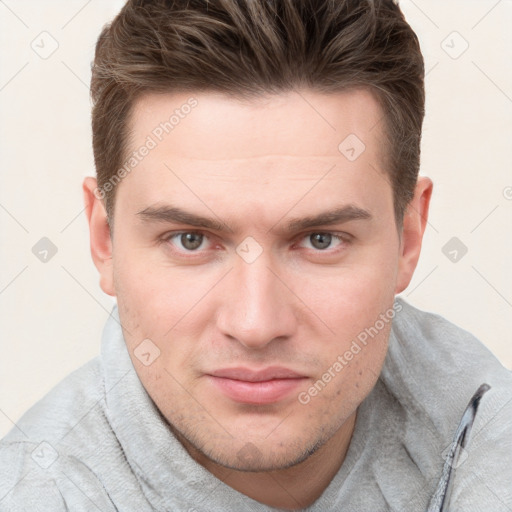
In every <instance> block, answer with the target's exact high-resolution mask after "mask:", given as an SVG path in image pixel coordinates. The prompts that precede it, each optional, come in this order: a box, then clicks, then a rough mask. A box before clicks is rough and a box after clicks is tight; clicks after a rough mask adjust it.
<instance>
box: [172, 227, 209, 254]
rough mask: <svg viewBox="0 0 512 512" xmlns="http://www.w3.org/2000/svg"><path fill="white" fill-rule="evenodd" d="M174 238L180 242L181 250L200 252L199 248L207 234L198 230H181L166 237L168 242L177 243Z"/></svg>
mask: <svg viewBox="0 0 512 512" xmlns="http://www.w3.org/2000/svg"><path fill="white" fill-rule="evenodd" d="M173 239H177V240H178V242H179V244H181V247H178V249H179V250H182V251H184V252H198V251H197V249H199V248H200V247H201V245H202V244H203V242H204V241H205V235H204V234H203V233H199V232H197V231H181V232H179V233H172V234H170V235H168V236H166V237H165V241H166V242H169V243H171V244H172V245H177V244H175V243H174V242H173Z"/></svg>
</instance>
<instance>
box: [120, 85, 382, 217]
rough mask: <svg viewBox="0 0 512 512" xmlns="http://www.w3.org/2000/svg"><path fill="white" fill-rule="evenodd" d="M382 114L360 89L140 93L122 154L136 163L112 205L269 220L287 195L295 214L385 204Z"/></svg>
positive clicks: (280, 211) (286, 204)
mask: <svg viewBox="0 0 512 512" xmlns="http://www.w3.org/2000/svg"><path fill="white" fill-rule="evenodd" d="M381 120H382V111H381V109H380V106H379V104H378V102H377V101H376V99H375V98H374V97H373V95H372V94H371V93H369V92H368V91H366V90H357V91H350V92H343V93H336V94H329V95H326V94H320V93H314V92H311V91H296V92H289V93H283V94H279V95H270V96H266V97H261V98H257V99H254V100H250V101H248V100H246V101H241V100H239V99H235V98H231V97H227V96H225V95H221V94H216V93H198V94H192V93H180V94H148V95H145V96H142V97H141V98H139V99H138V100H137V102H136V103H135V105H134V108H133V111H132V116H131V119H130V129H131V137H130V141H129V151H128V158H127V161H132V162H134V164H135V165H134V166H133V167H132V168H131V169H130V172H129V173H127V174H128V176H127V177H126V179H123V180H122V182H121V183H120V184H119V185H118V187H119V188H120V190H119V191H118V193H117V200H116V205H117V203H121V204H124V205H125V207H126V208H128V210H129V211H132V212H134V211H135V210H136V211H140V210H143V209H145V208H148V207H151V206H154V205H158V204H161V203H164V202H167V203H172V204H174V205H176V206H179V207H182V208H183V207H187V209H189V208H188V207H189V206H193V209H194V211H196V212H198V213H199V212H202V213H203V214H209V216H211V211H208V210H211V209H212V208H213V209H214V210H218V211H219V212H220V210H221V209H222V214H223V215H229V216H231V217H233V218H234V217H240V216H241V217H243V216H244V215H245V212H249V211H251V212H258V215H259V216H260V218H261V219H263V218H267V217H268V219H266V220H267V222H269V223H270V222H272V221H273V220H272V218H273V217H275V216H278V215H282V214H283V213H284V211H285V210H288V209H290V208H291V207H293V205H294V204H296V205H297V206H296V207H294V208H295V210H296V212H295V213H297V214H302V215H304V214H309V213H310V212H311V211H312V210H315V211H320V210H321V209H322V208H332V207H334V206H335V205H336V206H339V205H342V204H352V205H355V206H360V207H362V208H364V209H369V208H368V206H373V207H375V208H376V207H377V205H378V204H379V202H380V203H382V207H383V208H384V207H385V208H387V206H388V205H389V203H390V199H389V198H390V197H391V189H390V187H389V183H388V180H386V179H385V176H384V171H383V170H382V159H381V152H382V150H383V143H382V140H381V124H382V123H381V122H380V121H381ZM148 147H149V148H150V149H149V150H148V149H147V148H148ZM145 148H146V149H145ZM132 152H133V153H132ZM142 153H144V156H143V157H140V155H141V154H142ZM130 154H132V155H135V154H137V155H138V157H137V159H135V157H133V156H132V158H131V159H130ZM379 174H380V176H379ZM383 178H384V179H383ZM383 188H387V189H388V190H387V193H386V194H382V189H383ZM123 189H124V192H123ZM363 196H364V197H363ZM301 197H302V199H300V198H301ZM363 203H366V204H363ZM208 205H210V206H211V207H212V208H208ZM116 209H117V206H116Z"/></svg>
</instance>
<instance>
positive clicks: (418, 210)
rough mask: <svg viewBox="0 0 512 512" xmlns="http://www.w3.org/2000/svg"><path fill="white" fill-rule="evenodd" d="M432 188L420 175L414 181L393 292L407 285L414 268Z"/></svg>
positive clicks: (428, 179)
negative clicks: (414, 187)
mask: <svg viewBox="0 0 512 512" xmlns="http://www.w3.org/2000/svg"><path fill="white" fill-rule="evenodd" d="M432 189H433V183H432V180H431V179H430V178H426V177H423V176H420V177H419V178H418V181H417V183H416V189H415V191H414V197H413V198H412V200H411V202H410V203H409V205H408V206H407V210H406V212H405V215H404V220H403V228H402V240H401V243H400V255H399V261H398V275H397V282H396V288H395V293H400V292H402V291H404V290H405V289H406V288H407V286H409V283H410V282H411V279H412V276H413V274H414V270H415V269H416V265H417V263H418V259H419V257H420V252H421V242H422V240H423V233H424V232H425V227H426V225H427V219H428V208H429V205H430V197H431V196H432Z"/></svg>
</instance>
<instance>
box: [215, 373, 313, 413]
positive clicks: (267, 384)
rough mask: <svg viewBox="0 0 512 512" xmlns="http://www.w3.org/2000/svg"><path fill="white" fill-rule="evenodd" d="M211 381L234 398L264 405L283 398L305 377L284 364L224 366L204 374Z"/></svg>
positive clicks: (304, 379) (226, 394)
mask: <svg viewBox="0 0 512 512" xmlns="http://www.w3.org/2000/svg"><path fill="white" fill-rule="evenodd" d="M206 376H207V378H208V379H209V380H210V382H211V383H212V385H213V386H214V387H215V388H216V389H217V390H218V391H220V392H221V393H222V394H223V395H225V396H227V397H228V398H230V399H231V400H234V401H235V402H239V403H244V404H253V405H264V404H271V403H276V402H279V401H281V400H284V399H285V398H286V397H288V396H289V395H290V394H291V393H292V392H293V391H295V390H296V389H297V388H298V387H299V386H300V385H301V384H303V383H304V382H305V381H306V380H307V377H306V376H304V375H300V374H299V373H297V372H295V371H293V370H290V369H288V368H283V367H275V366H274V367H270V368H265V369H263V370H250V369H247V368H226V369H223V370H217V371H214V372H211V373H210V374H207V375H206Z"/></svg>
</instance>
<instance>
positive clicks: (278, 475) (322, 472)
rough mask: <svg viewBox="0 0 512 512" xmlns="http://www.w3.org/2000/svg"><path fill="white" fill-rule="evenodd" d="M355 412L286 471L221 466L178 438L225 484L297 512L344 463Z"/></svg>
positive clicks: (318, 493) (268, 503)
mask: <svg viewBox="0 0 512 512" xmlns="http://www.w3.org/2000/svg"><path fill="white" fill-rule="evenodd" d="M356 413H357V411H355V412H354V413H353V414H352V416H350V417H349V418H348V419H347V421H346V422H345V423H344V424H343V425H342V426H341V427H340V428H339V430H338V431H337V432H336V433H335V434H334V435H333V436H332V437H331V438H330V439H329V440H328V441H327V442H326V443H325V444H323V445H322V446H321V447H320V448H319V449H318V450H316V451H315V453H313V454H312V455H311V456H309V457H308V458H307V459H306V460H304V461H303V462H301V463H300V464H296V465H295V466H292V467H290V468H286V469H281V470H275V471H263V472H246V471H236V470H232V469H228V468H226V467H224V466H221V465H219V464H217V463H215V462H213V461H212V460H211V459H209V458H208V457H206V456H205V455H204V454H203V453H202V452H200V451H198V450H197V449H196V448H195V447H193V446H192V445H191V444H190V443H189V442H188V441H186V440H185V439H183V438H182V436H178V437H179V440H180V441H181V443H182V444H183V445H184V447H185V448H186V450H187V451H188V453H189V454H190V456H191V457H192V458H194V460H196V462H198V463H199V464H201V465H202V466H203V467H205V468H206V469H207V470H208V471H209V472H210V473H212V474H213V475H214V476H215V477H217V478H219V479H220V480H222V481H223V482H224V483H225V484H226V485H229V486H230V487H232V488H233V489H235V490H237V491H238V492H241V493H242V494H245V495H246V496H249V497H250V498H252V499H254V500H256V501H259V502H260V503H263V504H265V505H269V506H271V507H276V508H281V509H285V510H300V509H303V508H306V507H308V506H310V505H311V504H312V503H314V502H315V501H316V500H317V499H318V498H319V497H320V496H321V494H322V493H323V491H324V490H325V489H326V488H327V486H328V485H329V483H330V482H331V481H332V479H333V478H334V476H335V475H336V473H337V472H338V470H339V469H340V467H341V465H342V464H343V461H344V460H345V457H346V454H347V451H348V447H349V444H350V440H351V438H352V433H353V432H354V426H355V420H356Z"/></svg>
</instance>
